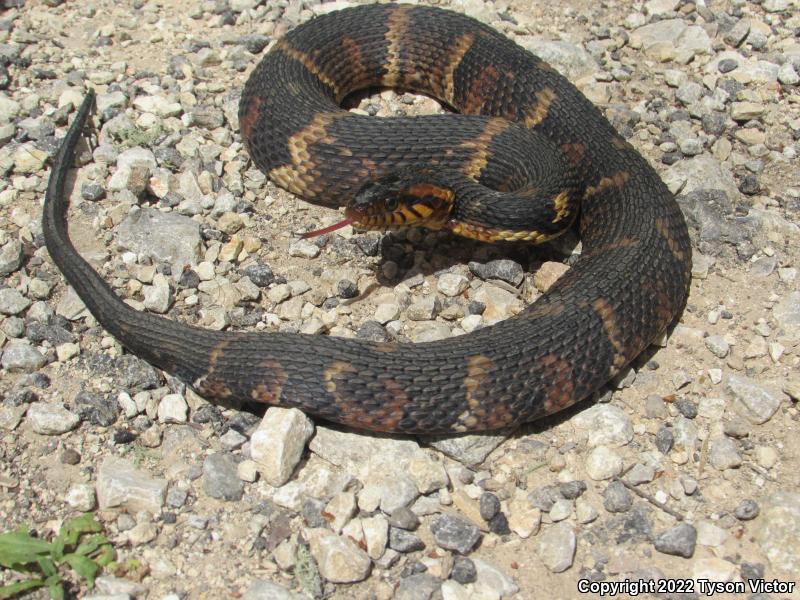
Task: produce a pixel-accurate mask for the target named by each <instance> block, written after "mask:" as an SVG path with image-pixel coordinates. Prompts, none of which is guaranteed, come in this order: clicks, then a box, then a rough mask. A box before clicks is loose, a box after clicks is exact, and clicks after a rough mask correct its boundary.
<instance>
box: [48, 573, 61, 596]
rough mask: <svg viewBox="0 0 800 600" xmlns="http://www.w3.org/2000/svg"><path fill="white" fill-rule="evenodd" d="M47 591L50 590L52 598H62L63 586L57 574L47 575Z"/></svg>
mask: <svg viewBox="0 0 800 600" xmlns="http://www.w3.org/2000/svg"><path fill="white" fill-rule="evenodd" d="M47 581H49V582H50V583H48V584H47V591H48V592H50V598H52V600H64V586H63V585H61V580H60V579H59V578H58V576H55V577H48V578H47Z"/></svg>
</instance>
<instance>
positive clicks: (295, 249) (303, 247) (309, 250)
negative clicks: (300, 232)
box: [289, 239, 320, 258]
mask: <svg viewBox="0 0 800 600" xmlns="http://www.w3.org/2000/svg"><path fill="white" fill-rule="evenodd" d="M319 253H320V248H319V246H317V245H316V244H314V243H313V242H309V241H308V240H302V239H301V240H297V241H295V242H292V243H291V245H290V246H289V256H299V257H301V258H316V257H317V256H319Z"/></svg>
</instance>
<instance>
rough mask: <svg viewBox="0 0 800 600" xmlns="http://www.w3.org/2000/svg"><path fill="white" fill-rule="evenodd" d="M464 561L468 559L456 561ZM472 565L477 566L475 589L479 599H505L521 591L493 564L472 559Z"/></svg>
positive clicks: (457, 560) (457, 561)
mask: <svg viewBox="0 0 800 600" xmlns="http://www.w3.org/2000/svg"><path fill="white" fill-rule="evenodd" d="M462 560H468V559H463V558H460V559H456V564H458V563H459V562H460V561H462ZM472 563H473V564H474V566H475V584H474V588H475V590H476V591H477V592H479V597H484V598H493V597H496V596H499V597H500V598H505V597H507V596H513V595H514V594H516V593H517V592H518V591H519V586H518V585H517V584H516V583H515V582H514V580H513V579H511V577H509V576H508V575H506V574H505V573H503V572H502V571H501V570H500V569H498V568H497V567H495V566H494V565H493V564H491V563H488V562H486V561H485V560H481V559H480V558H474V559H472ZM454 569H455V567H454Z"/></svg>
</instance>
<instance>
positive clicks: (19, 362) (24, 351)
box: [0, 340, 47, 373]
mask: <svg viewBox="0 0 800 600" xmlns="http://www.w3.org/2000/svg"><path fill="white" fill-rule="evenodd" d="M46 362H47V359H46V358H45V357H44V356H42V353H41V352H39V351H38V350H37V349H36V348H34V347H33V346H31V345H30V344H28V343H27V342H22V341H17V340H12V341H10V342H9V343H8V345H7V346H6V347H5V348H4V349H3V358H2V360H0V365H2V367H3V368H4V369H6V370H8V371H23V372H26V373H30V372H32V371H35V370H36V369H39V368H40V367H42V366H44V364H45V363H46Z"/></svg>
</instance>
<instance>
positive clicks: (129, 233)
mask: <svg viewBox="0 0 800 600" xmlns="http://www.w3.org/2000/svg"><path fill="white" fill-rule="evenodd" d="M117 235H118V238H117V240H118V242H119V244H120V245H121V246H122V247H123V248H126V249H128V250H131V251H133V252H136V253H137V254H142V255H144V256H148V257H150V258H152V259H154V260H156V261H163V262H171V263H172V264H173V265H175V266H177V267H178V268H181V267H182V266H183V265H193V264H196V263H197V261H198V260H199V258H200V242H201V240H200V226H199V225H198V224H197V222H195V221H193V220H192V219H190V218H189V217H184V216H182V215H179V214H176V213H162V212H161V211H158V210H156V209H154V208H143V209H141V210H138V211H136V212H135V213H133V214H131V215H128V216H127V217H126V218H125V220H124V221H123V222H122V223H120V225H119V227H118V228H117Z"/></svg>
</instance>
